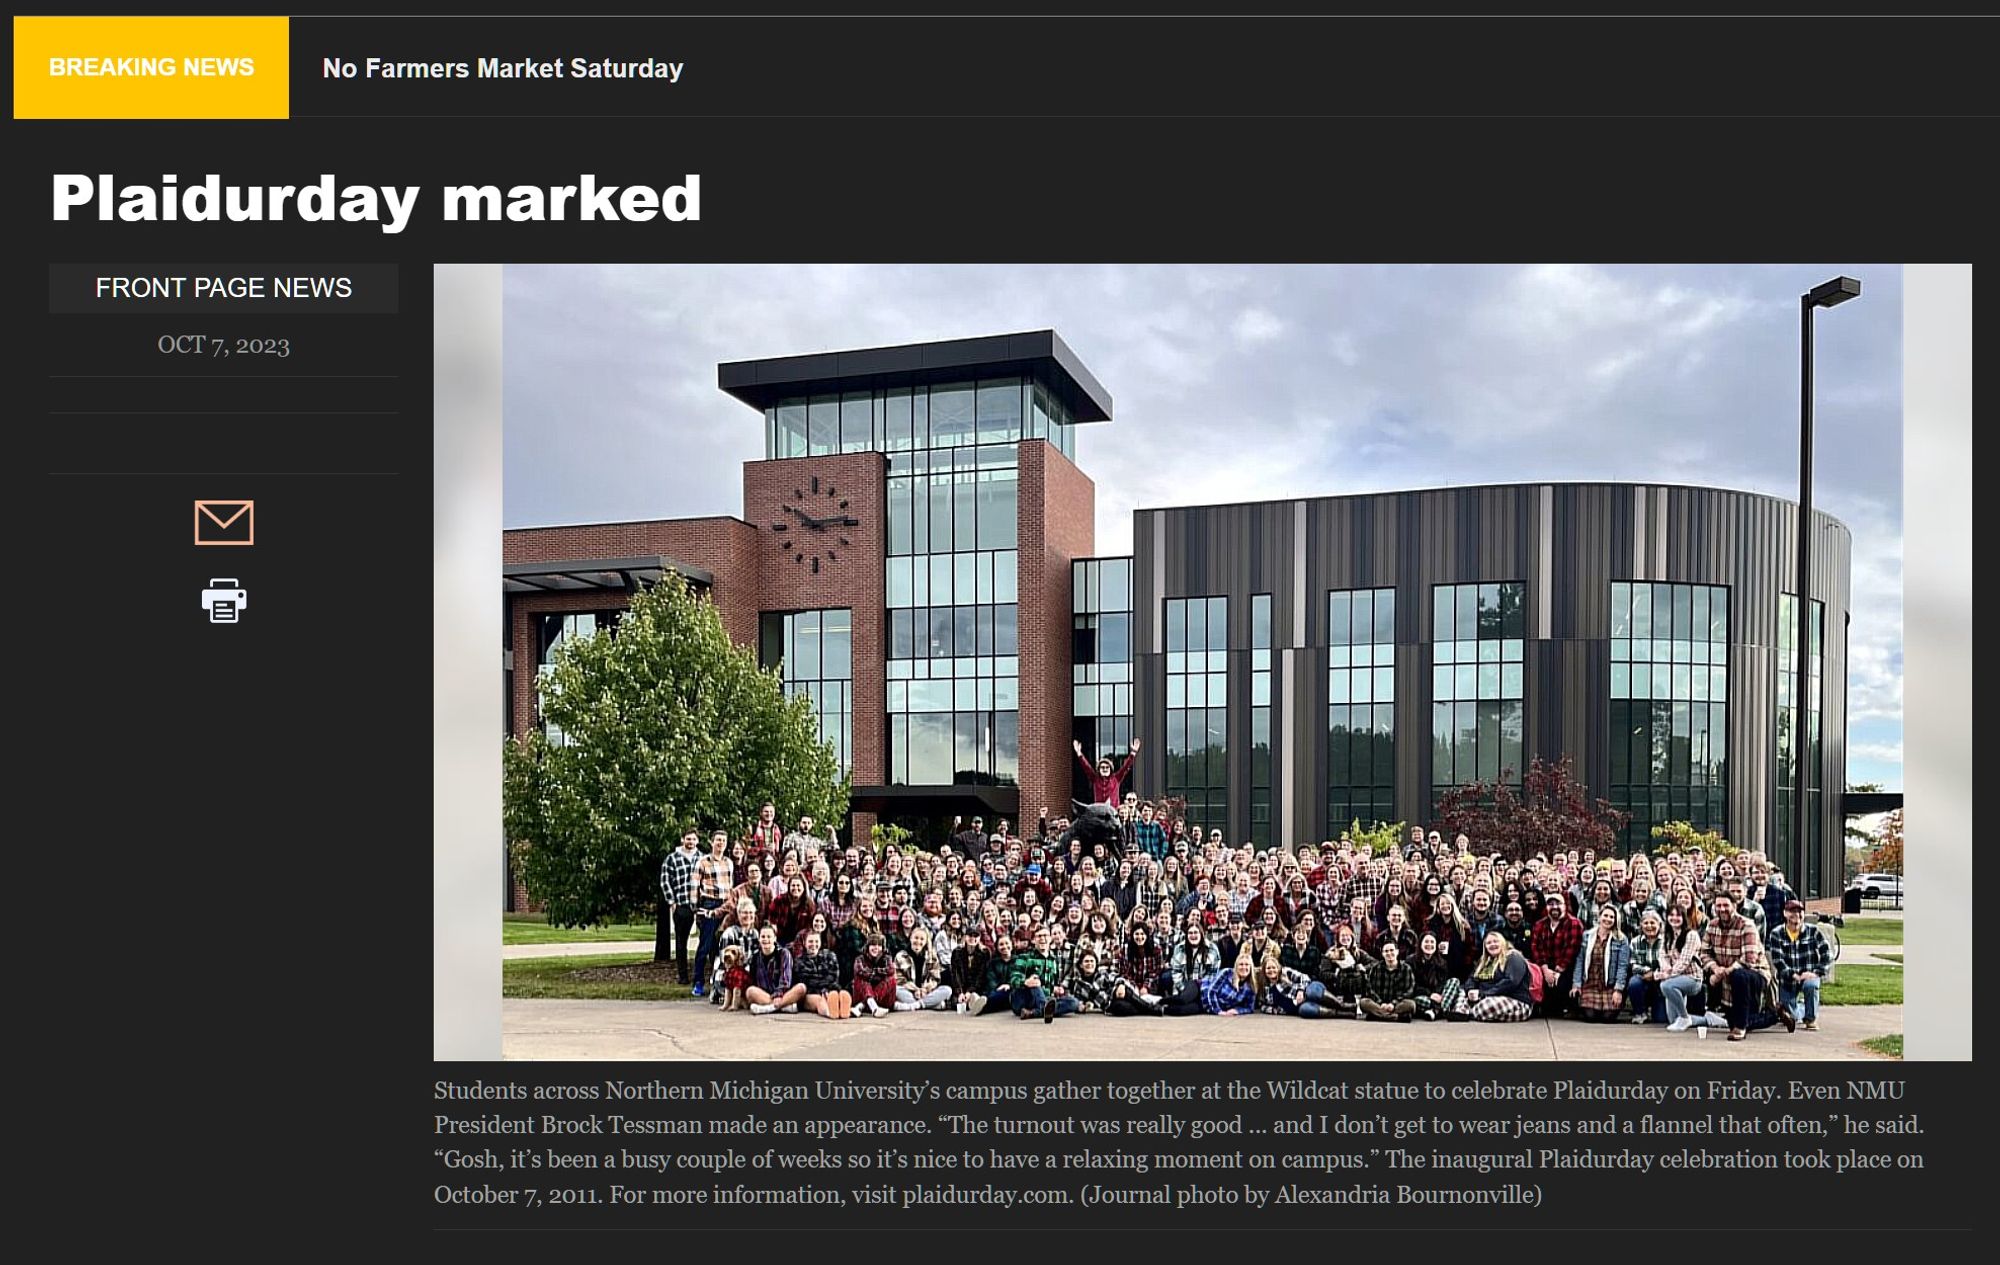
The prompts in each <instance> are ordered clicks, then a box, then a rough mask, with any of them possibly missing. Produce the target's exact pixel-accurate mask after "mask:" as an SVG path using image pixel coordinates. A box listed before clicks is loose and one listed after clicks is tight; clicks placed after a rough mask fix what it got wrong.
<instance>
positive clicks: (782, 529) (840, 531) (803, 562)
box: [771, 475, 861, 575]
mask: <svg viewBox="0 0 2000 1265" xmlns="http://www.w3.org/2000/svg"><path fill="white" fill-rule="evenodd" d="M860 525H861V520H860V519H858V518H856V517H855V516H854V515H853V513H851V512H850V509H849V505H848V501H847V499H846V498H845V497H843V496H841V494H840V489H838V488H836V487H834V486H833V484H831V483H822V482H820V477H819V476H818V475H814V476H813V477H812V480H811V481H810V482H809V483H807V484H805V485H804V486H802V487H798V488H794V489H793V490H792V499H791V500H789V501H787V502H785V504H784V506H783V508H782V510H781V516H780V517H779V518H778V519H777V520H776V521H774V522H773V523H772V524H771V536H772V539H773V540H775V541H776V542H777V545H778V548H780V549H782V550H784V551H785V552H786V553H787V554H789V555H791V559H792V563H793V565H795V566H798V567H811V568H812V571H813V574H814V575H817V574H819V569H820V565H821V564H822V563H826V564H829V565H830V564H832V563H835V562H838V561H840V555H841V553H842V551H844V550H846V549H847V548H849V547H850V546H851V545H852V544H853V543H854V542H853V541H851V540H849V539H848V536H847V529H848V528H850V527H859V526H860Z"/></svg>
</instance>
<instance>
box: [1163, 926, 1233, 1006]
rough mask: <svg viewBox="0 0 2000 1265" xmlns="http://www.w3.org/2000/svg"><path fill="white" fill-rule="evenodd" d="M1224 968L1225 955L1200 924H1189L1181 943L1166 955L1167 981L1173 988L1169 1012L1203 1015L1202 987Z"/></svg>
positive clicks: (1169, 998)
mask: <svg viewBox="0 0 2000 1265" xmlns="http://www.w3.org/2000/svg"><path fill="white" fill-rule="evenodd" d="M1221 969H1222V955H1221V954H1220V953H1218V952H1216V948H1215V946H1214V945H1212V944H1210V943H1209V942H1208V937H1207V934H1206V933H1205V932H1203V931H1202V929H1201V923H1200V922H1198V921H1197V922H1190V923H1188V925H1187V926H1186V927H1185V928H1183V929H1182V931H1181V939H1180V941H1179V943H1177V944H1175V945H1174V949H1173V952H1171V953H1169V954H1168V955H1167V983H1168V985H1169V986H1170V987H1171V988H1172V990H1173V991H1172V992H1170V993H1169V994H1168V995H1167V1013H1168V1014H1170V1015H1198V1014H1201V1013H1202V1011H1203V1006H1202V987H1203V985H1205V984H1206V983H1207V982H1208V980H1209V978H1210V977H1211V976H1213V975H1214V974H1215V973H1216V972H1217V971H1220V970H1221Z"/></svg>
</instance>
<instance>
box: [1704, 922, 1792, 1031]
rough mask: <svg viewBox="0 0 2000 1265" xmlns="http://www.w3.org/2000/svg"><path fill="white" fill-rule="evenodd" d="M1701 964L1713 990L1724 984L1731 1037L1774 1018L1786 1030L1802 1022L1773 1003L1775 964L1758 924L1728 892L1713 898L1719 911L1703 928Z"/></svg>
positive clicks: (1765, 1024)
mask: <svg viewBox="0 0 2000 1265" xmlns="http://www.w3.org/2000/svg"><path fill="white" fill-rule="evenodd" d="M1702 937H1703V939H1702V965H1703V966H1704V967H1705V968H1706V970H1707V975H1708V986H1709V989H1710V991H1711V992H1713V991H1715V990H1720V991H1721V992H1722V994H1723V1001H1724V1005H1725V1007H1726V1008H1727V1010H1728V1013H1729V1039H1730V1040H1731V1041H1741V1040H1743V1038H1745V1037H1746V1036H1748V1035H1750V1033H1752V1032H1755V1031H1757V1030H1758V1029H1760V1028H1768V1027H1770V1026H1771V1024H1772V1023H1773V1022H1774V1017H1773V1015H1772V1011H1774V1010H1775V1011H1776V1012H1777V1013H1776V1016H1775V1021H1776V1022H1782V1023H1783V1024H1784V1025H1785V1030H1786V1031H1787V1032H1790V1031H1792V1030H1793V1029H1795V1028H1796V1027H1797V1026H1798V1020H1797V1019H1796V1018H1794V1017H1793V1016H1792V1012H1791V1011H1790V1010H1787V1009H1785V1008H1784V1007H1782V1006H1777V1005H1775V1004H1774V1003H1775V1000H1776V998H1775V996H1774V993H1775V990H1774V989H1773V987H1772V984H1773V981H1772V979H1771V975H1770V970H1771V966H1770V963H1769V961H1768V960H1767V959H1766V958H1765V955H1764V941H1763V937H1761V936H1759V935H1758V934H1757V926H1756V924H1755V923H1753V922H1751V921H1750V920H1749V919H1748V918H1745V917H1744V916H1743V915H1742V914H1739V913H1737V912H1736V901H1735V899H1734V898H1733V897H1731V896H1730V895H1728V894H1727V893H1726V892H1725V893H1724V894H1722V895H1720V896H1717V897H1716V898H1715V914H1714V916H1713V917H1711V918H1710V919H1709V920H1708V925H1707V926H1706V927H1704V928H1703V929H1702Z"/></svg>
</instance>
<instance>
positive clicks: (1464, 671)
mask: <svg viewBox="0 0 2000 1265" xmlns="http://www.w3.org/2000/svg"><path fill="white" fill-rule="evenodd" d="M1525 590H1526V586H1524V585H1523V584H1521V583H1519V582H1518V581H1500V582H1489V583H1483V584H1440V585H1437V586H1436V587H1435V588H1434V589H1433V590H1432V594H1431V793H1432V803H1433V806H1435V803H1436V801H1437V799H1438V798H1439V797H1441V796H1442V795H1443V793H1444V792H1445V791H1447V790H1450V789H1451V788H1452V787H1454V786H1464V785H1466V784H1467V783H1470V782H1496V781H1502V780H1504V781H1507V782H1509V783H1511V784H1513V785H1514V786H1515V787H1519V786H1520V785H1521V778H1522V774H1523V773H1525V772H1526V771H1527V769H1526V765H1527V761H1526V758H1525V752H1524V745H1525V744H1524V741H1523V737H1524V731H1523V723H1522V708H1523V704H1522V699H1523V698H1524V697H1525V692H1524V689H1523V685H1524V679H1523V678H1524V668H1525V665H1526V641H1525V638H1526V632H1527V629H1526V625H1527V611H1526V605H1525V598H1526V592H1525Z"/></svg>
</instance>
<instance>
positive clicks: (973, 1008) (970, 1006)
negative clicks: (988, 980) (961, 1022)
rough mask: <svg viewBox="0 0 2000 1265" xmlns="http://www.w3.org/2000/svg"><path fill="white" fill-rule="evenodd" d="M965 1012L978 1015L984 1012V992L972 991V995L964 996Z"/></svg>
mask: <svg viewBox="0 0 2000 1265" xmlns="http://www.w3.org/2000/svg"><path fill="white" fill-rule="evenodd" d="M965 1013H966V1014H968V1015H979V1014H984V1013H986V994H985V993H974V994H973V995H972V996H970V997H968V998H966V999H965Z"/></svg>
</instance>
